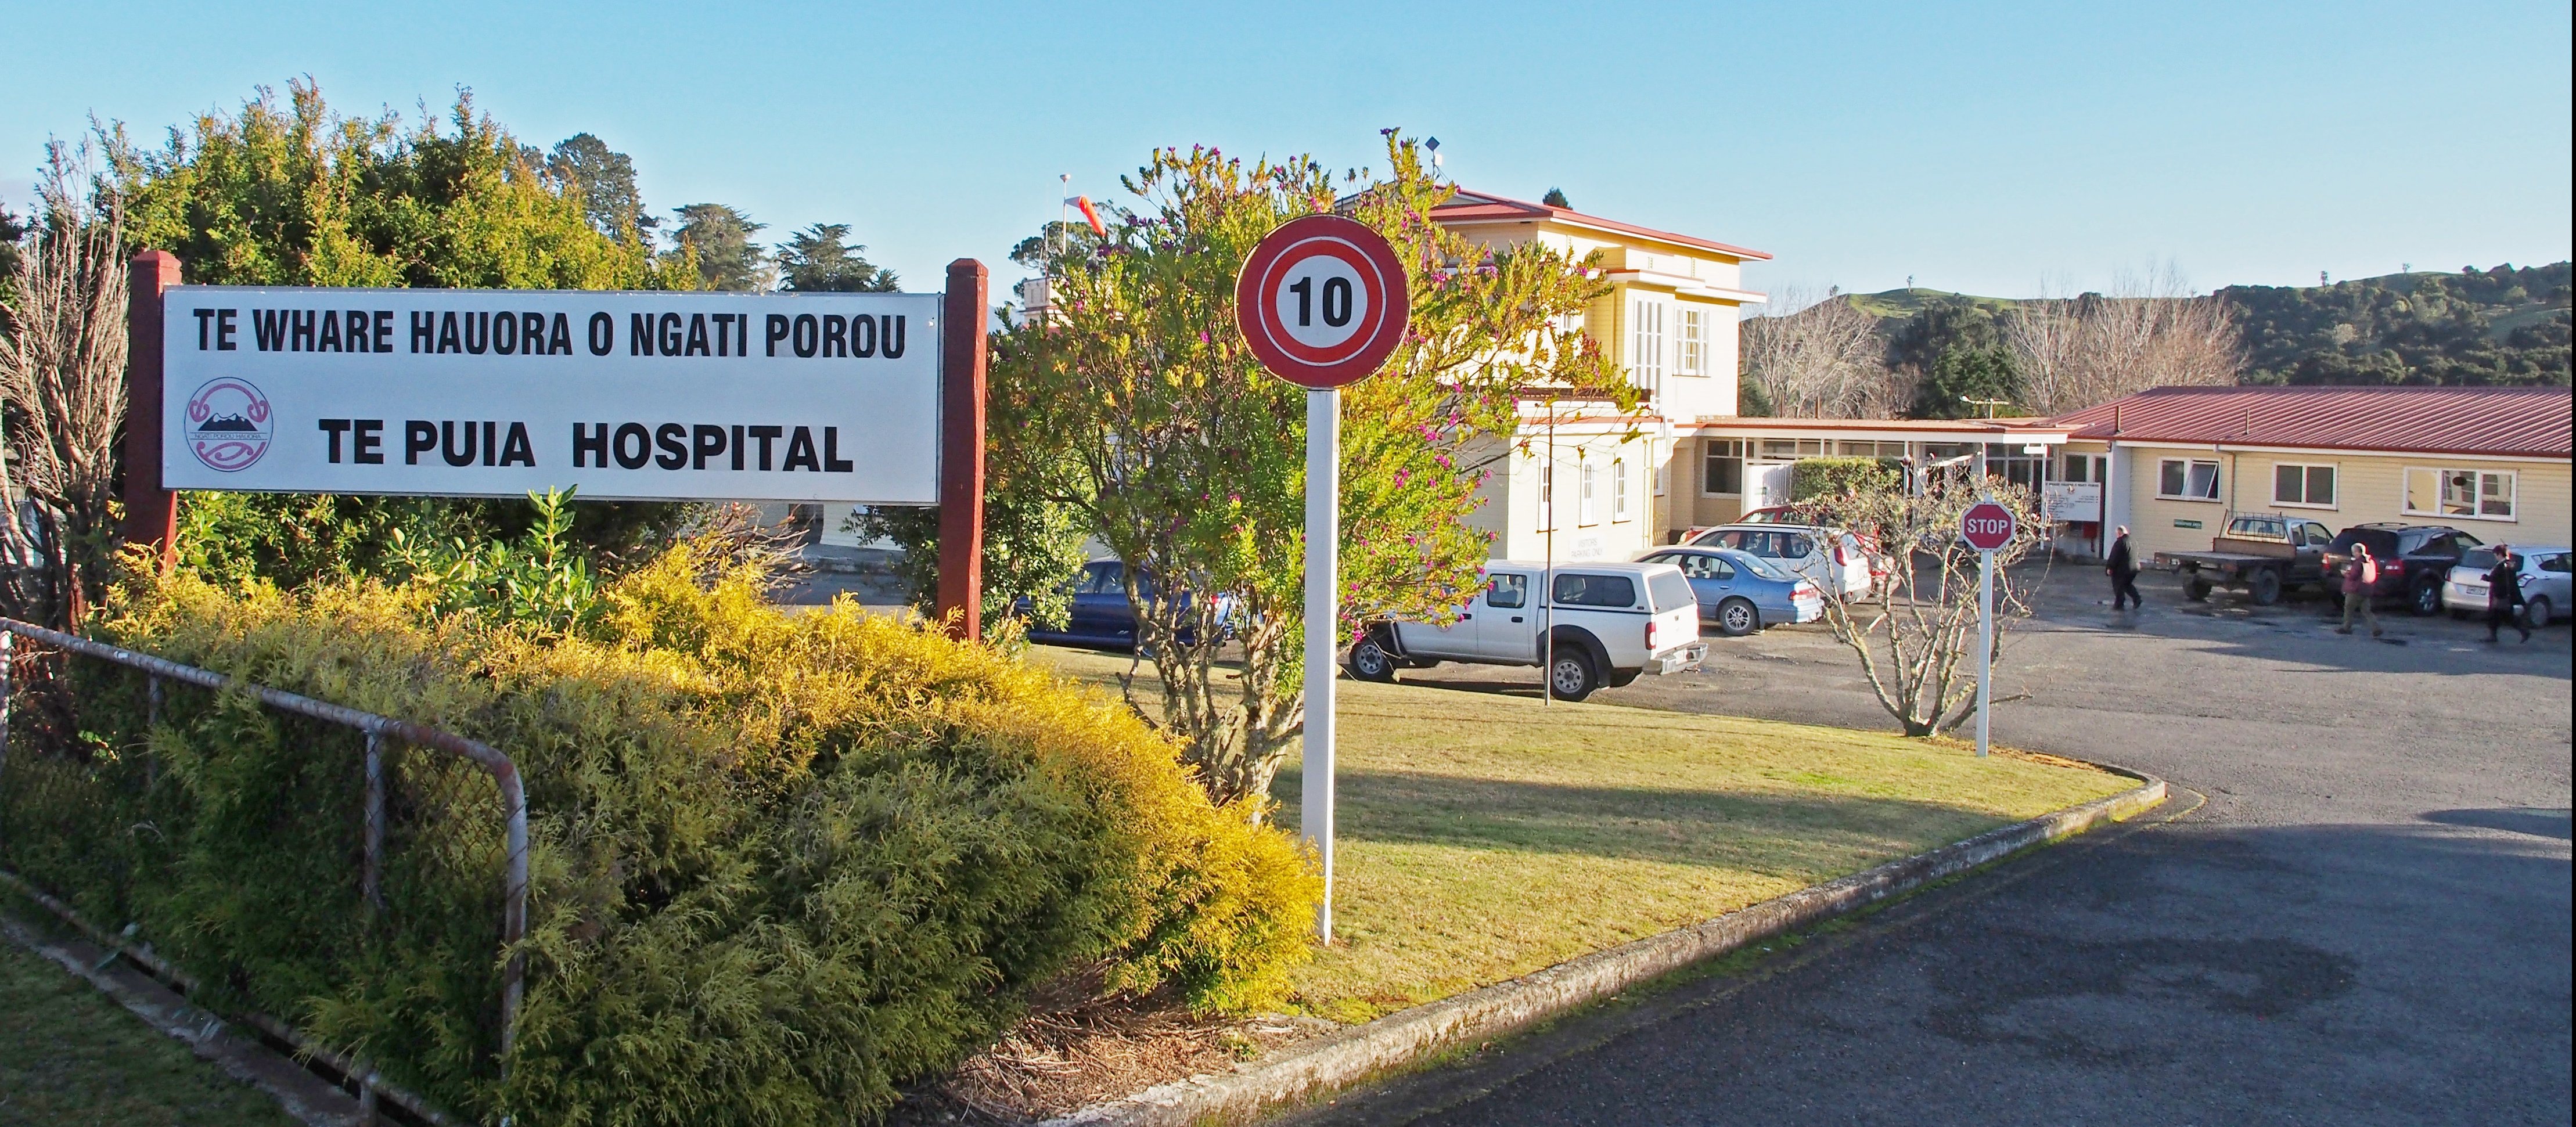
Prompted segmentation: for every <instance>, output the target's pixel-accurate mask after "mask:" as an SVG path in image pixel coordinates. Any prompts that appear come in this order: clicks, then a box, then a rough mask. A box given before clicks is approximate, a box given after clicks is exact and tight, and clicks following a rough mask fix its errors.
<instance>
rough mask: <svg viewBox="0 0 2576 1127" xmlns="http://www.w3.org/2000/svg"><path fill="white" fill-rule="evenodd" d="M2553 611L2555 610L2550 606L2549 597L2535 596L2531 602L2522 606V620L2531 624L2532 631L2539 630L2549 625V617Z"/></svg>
mask: <svg viewBox="0 0 2576 1127" xmlns="http://www.w3.org/2000/svg"><path fill="white" fill-rule="evenodd" d="M2553 610H2554V608H2552V607H2551V606H2550V605H2549V597H2548V596H2546V595H2534V596H2532V597H2531V601H2530V602H2527V603H2524V604H2522V619H2523V621H2524V622H2527V623H2530V624H2531V628H2532V629H2534V630H2537V629H2540V628H2541V627H2543V626H2547V625H2549V616H2550V614H2551V613H2552V612H2553Z"/></svg>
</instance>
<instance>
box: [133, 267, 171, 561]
mask: <svg viewBox="0 0 2576 1127" xmlns="http://www.w3.org/2000/svg"><path fill="white" fill-rule="evenodd" d="M132 269H133V273H132V275H131V277H130V281H129V286H128V289H127V290H126V298H127V303H126V307H125V332H126V338H127V339H126V381H125V388H126V399H125V542H126V543H128V544H151V545H154V546H155V552H154V554H155V555H156V556H158V557H159V559H160V561H161V572H162V574H164V575H166V574H169V572H170V570H171V569H172V568H174V567H177V566H178V564H179V507H178V505H177V503H176V502H175V500H174V499H173V498H172V496H171V494H170V491H169V490H167V489H163V488H162V487H161V420H162V416H161V402H162V387H161V294H162V292H163V291H165V290H167V289H169V288H170V287H172V286H175V285H178V284H179V256H178V255H175V254H172V253H170V252H169V251H166V250H147V251H144V252H143V253H141V254H138V255H135V256H134V262H133V267H132Z"/></svg>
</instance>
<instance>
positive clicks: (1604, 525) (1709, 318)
mask: <svg viewBox="0 0 2576 1127" xmlns="http://www.w3.org/2000/svg"><path fill="white" fill-rule="evenodd" d="M1432 219H1433V220H1434V221H1435V222H1437V223H1439V224H1440V225H1441V226H1443V227H1447V228H1449V229H1450V230H1452V231H1455V232H1457V233H1458V234H1460V235H1462V236H1464V237H1465V238H1467V239H1468V240H1469V241H1471V242H1474V243H1477V244H1479V245H1482V246H1487V247H1496V248H1505V247H1514V246H1525V245H1528V244H1531V243H1538V244H1542V245H1545V246H1548V247H1551V248H1554V249H1555V250H1557V251H1559V252H1561V253H1564V254H1567V255H1569V256H1571V257H1573V258H1575V259H1577V260H1581V259H1583V258H1585V257H1586V256H1591V255H1597V256H1598V257H1597V258H1595V259H1594V260H1593V261H1594V264H1595V265H1596V266H1597V267H1599V268H1600V269H1601V270H1602V271H1603V279H1604V280H1605V281H1607V282H1608V283H1609V284H1610V292H1609V294H1607V295H1606V296H1604V297H1602V298H1600V299H1599V300H1596V301H1595V302H1593V303H1592V306H1591V308H1589V309H1587V310H1585V312H1584V314H1583V316H1582V323H1581V325H1580V327H1581V328H1582V329H1583V330H1584V331H1585V332H1586V333H1588V334H1590V336H1591V337H1592V339H1593V340H1594V341H1596V342H1598V343H1599V344H1600V345H1601V347H1602V348H1603V349H1604V350H1605V351H1606V352H1607V353H1608V354H1609V357H1610V359H1611V361H1612V362H1613V363H1615V364H1618V365H1619V366H1621V367H1622V368H1624V369H1626V370H1627V372H1628V373H1629V377H1630V379H1631V380H1632V381H1633V382H1634V383H1635V384H1636V385H1637V387H1638V388H1639V389H1640V390H1641V391H1643V392H1644V394H1645V400H1646V402H1645V409H1644V412H1643V414H1641V415H1613V414H1611V413H1609V412H1606V411H1605V410H1604V409H1603V405H1602V404H1600V403H1597V402H1594V403H1577V402H1566V403H1549V402H1544V401H1531V402H1525V403H1523V404H1522V405H1521V415H1522V420H1523V427H1522V432H1521V436H1520V440H1519V441H1517V442H1516V443H1515V444H1514V448H1513V449H1512V451H1511V452H1510V453H1509V454H1508V456H1506V457H1505V458H1504V459H1503V460H1501V461H1500V462H1499V463H1498V464H1497V465H1496V467H1495V473H1494V475H1493V477H1492V478H1491V479H1489V480H1488V481H1487V483H1486V485H1485V488H1484V493H1483V495H1484V498H1485V505H1484V507H1483V508H1482V509H1480V510H1479V511H1478V514H1477V523H1478V524H1479V525H1480V526H1482V527H1484V528H1485V529H1486V530H1487V531H1489V532H1492V533H1494V534H1495V536H1496V542H1495V546H1494V551H1495V554H1497V555H1500V556H1505V557H1508V558H1512V559H1543V558H1548V557H1550V556H1551V555H1552V556H1553V557H1554V558H1556V559H1561V560H1590V559H1627V558H1629V557H1631V556H1634V555H1635V554H1637V553H1638V552H1641V551H1644V550H1646V549H1647V548H1650V547H1653V546H1654V545H1657V544H1661V543H1665V542H1667V541H1669V540H1670V539H1671V538H1672V535H1673V533H1674V532H1676V531H1678V530H1679V529H1680V528H1682V527H1685V526H1687V525H1688V524H1689V523H1690V522H1691V517H1692V513H1693V512H1694V510H1693V509H1692V507H1691V506H1690V505H1689V504H1688V503H1687V501H1686V500H1685V502H1684V503H1683V504H1680V505H1678V506H1677V505H1676V504H1675V499H1676V497H1677V496H1679V495H1680V491H1678V490H1677V489H1676V486H1679V487H1680V490H1687V489H1688V487H1689V486H1690V484H1691V481H1692V472H1693V471H1692V470H1691V469H1690V468H1689V467H1688V466H1684V467H1682V468H1681V469H1680V471H1679V473H1678V475H1677V474H1676V468H1675V461H1674V454H1675V450H1676V447H1677V445H1678V444H1679V443H1680V442H1681V441H1682V440H1683V438H1684V436H1685V435H1686V434H1687V433H1688V431H1689V428H1690V427H1691V426H1693V425H1695V424H1697V423H1698V422H1700V421H1701V420H1703V419H1720V418H1732V417H1733V416H1734V415H1735V412H1736V393H1737V384H1736V380H1737V364H1736V355H1737V354H1736V321H1737V318H1738V317H1739V316H1740V314H1741V312H1742V310H1743V307H1744V306H1747V305H1753V304H1759V303H1760V302H1762V301H1763V300H1764V296H1763V295H1762V294H1760V293H1756V292H1754V291H1752V290H1747V289H1745V288H1744V285H1743V266H1744V263H1745V262H1746V261H1747V260H1767V259H1769V258H1770V257H1771V256H1770V255H1768V254H1765V253H1763V252H1761V251H1758V250H1751V249H1748V248H1745V247H1739V246H1730V245H1728V244H1726V243H1720V242H1715V241H1712V240H1708V239H1702V238H1698V237H1695V236H1691V235H1678V234H1674V233H1672V232H1669V231H1658V230H1654V229H1652V228H1648V227H1639V226H1637V225H1635V224H1631V223H1622V222H1619V221H1617V220H1612V219H1603V218H1601V217H1599V216H1595V215H1585V214H1583V213H1581V212H1578V211H1574V210H1572V209H1570V208H1562V207H1551V206H1548V205H1546V204H1537V203H1528V202H1525V201H1521V200H1514V199H1507V198H1504V197H1502V196H1495V195H1490V194H1486V193H1482V192H1470V191H1464V190H1461V191H1460V192H1459V193H1458V194H1457V195H1456V196H1455V197H1454V198H1452V199H1451V200H1450V201H1449V202H1448V203H1446V204H1443V205H1441V206H1440V207H1439V208H1437V209H1435V210H1434V211H1433V212H1432ZM1677 476H1678V477H1679V480H1678V481H1676V477H1677ZM1676 521H1679V522H1680V523H1675V522H1676Z"/></svg>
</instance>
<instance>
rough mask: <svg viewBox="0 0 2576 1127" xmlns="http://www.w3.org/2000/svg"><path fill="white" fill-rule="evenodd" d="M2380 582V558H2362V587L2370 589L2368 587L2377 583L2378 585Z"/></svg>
mask: <svg viewBox="0 0 2576 1127" xmlns="http://www.w3.org/2000/svg"><path fill="white" fill-rule="evenodd" d="M2378 582H2379V559H2378V557H2376V556H2363V557H2362V558H2361V585H2362V586H2364V587H2368V586H2371V585H2372V584H2375V583H2378Z"/></svg>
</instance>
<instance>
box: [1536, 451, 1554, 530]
mask: <svg viewBox="0 0 2576 1127" xmlns="http://www.w3.org/2000/svg"><path fill="white" fill-rule="evenodd" d="M1555 527H1556V465H1555V463H1553V462H1550V461H1548V460H1547V459H1546V458H1544V457H1542V458H1540V459H1538V530H1539V531H1541V532H1547V531H1550V530H1552V529H1554V528H1555Z"/></svg>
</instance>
